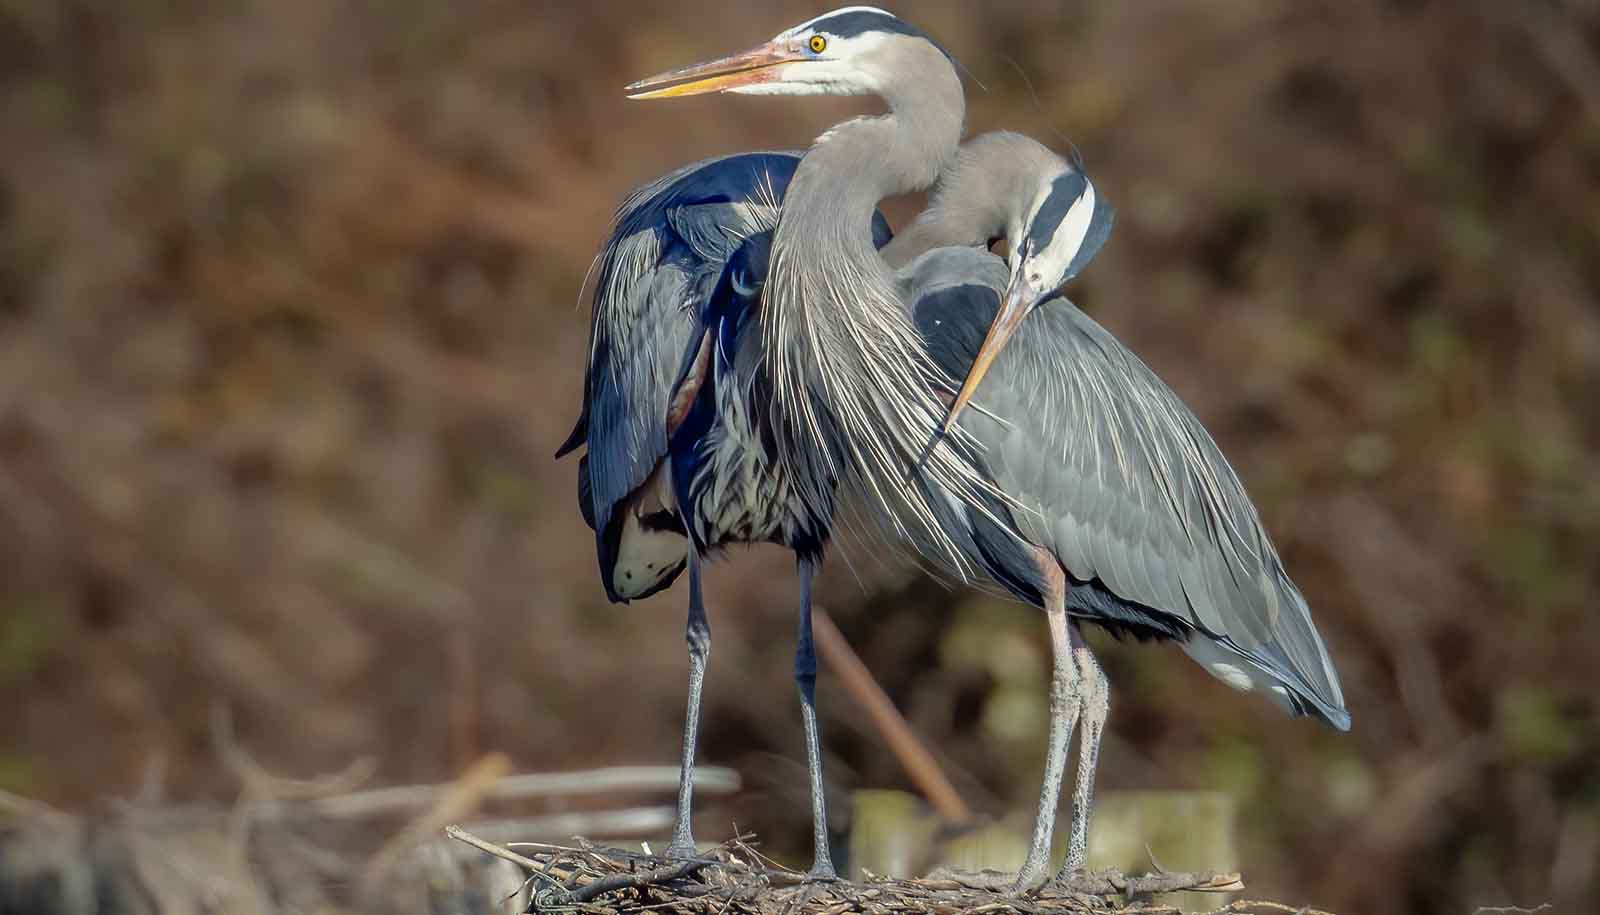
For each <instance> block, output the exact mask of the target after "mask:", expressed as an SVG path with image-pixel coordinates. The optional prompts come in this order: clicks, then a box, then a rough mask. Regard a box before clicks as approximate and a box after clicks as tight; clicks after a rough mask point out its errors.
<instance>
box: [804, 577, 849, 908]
mask: <svg viewBox="0 0 1600 915" xmlns="http://www.w3.org/2000/svg"><path fill="white" fill-rule="evenodd" d="M814 571H815V569H814V568H813V566H812V563H811V562H809V561H807V560H804V559H802V560H801V561H800V635H799V638H798V639H797V640H796V642H795V648H794V682H795V685H796V686H798V687H799V688H800V719H801V721H802V722H803V723H804V725H805V730H806V770H807V772H808V773H809V775H810V776H811V841H812V844H813V846H814V854H815V858H814V859H813V860H812V864H811V871H810V872H809V873H808V874H807V875H806V876H807V878H808V879H811V880H837V879H839V875H838V873H837V872H835V871H834V869H833V859H832V858H831V857H829V855H828V804H827V798H826V797H825V796H824V794H823V789H822V741H821V739H820V738H818V736H817V654H816V650H815V649H814V647H813V646H812V643H811V575H812V573H813V572H814Z"/></svg>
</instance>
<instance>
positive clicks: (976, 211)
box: [883, 131, 1069, 267]
mask: <svg viewBox="0 0 1600 915" xmlns="http://www.w3.org/2000/svg"><path fill="white" fill-rule="evenodd" d="M1068 167H1069V166H1068V165H1067V162H1066V160H1065V159H1063V158H1062V157H1061V156H1059V155H1057V154H1056V153H1054V152H1052V151H1051V150H1050V149H1049V148H1047V147H1046V146H1044V145H1043V144H1041V143H1039V142H1038V141H1037V140H1034V139H1032V138H1030V137H1025V136H1023V135H1022V134H1018V133H1010V132H1008V131H993V132H991V133H986V134H983V135H982V136H978V137H974V138H972V139H971V140H968V141H967V142H966V143H963V144H962V145H961V149H960V151H959V152H957V154H956V157H955V160H954V163H953V164H952V165H951V167H950V170H949V171H947V172H946V173H945V174H944V175H943V176H942V177H941V178H940V179H939V186H938V188H936V189H935V190H934V192H933V195H932V196H931V197H930V199H929V200H928V207H927V209H925V210H923V211H922V213H920V214H919V215H918V216H917V218H916V219H915V220H914V221H912V223H911V224H910V225H908V226H906V227H905V228H904V229H903V230H902V231H901V232H900V233H899V234H897V235H896V236H895V237H894V240H893V241H891V242H890V243H889V244H888V246H886V247H885V248H884V249H883V259H884V260H885V261H887V262H888V263H889V264H890V266H893V267H903V266H905V265H906V264H909V263H910V262H911V261H913V260H916V259H917V257H918V256H920V255H922V254H924V253H926V252H928V251H931V250H933V249H934V248H944V247H950V246H960V247H972V246H980V245H988V243H989V242H990V241H992V240H994V239H996V238H1002V237H1003V238H1005V239H1007V240H1008V241H1009V242H1010V243H1011V245H1012V247H1015V246H1016V245H1017V243H1018V242H1019V240H1020V239H1021V237H1022V232H1023V228H1024V225H1025V223H1026V222H1027V219H1028V211H1029V208H1030V207H1031V206H1032V205H1033V201H1034V198H1035V197H1036V196H1037V195H1038V194H1039V191H1040V187H1041V185H1042V184H1043V183H1044V182H1045V181H1047V180H1049V179H1050V178H1051V177H1053V176H1054V175H1056V174H1058V173H1060V172H1061V171H1062V170H1064V169H1066V168H1068Z"/></svg>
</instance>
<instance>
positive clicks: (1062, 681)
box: [1012, 554, 1082, 892]
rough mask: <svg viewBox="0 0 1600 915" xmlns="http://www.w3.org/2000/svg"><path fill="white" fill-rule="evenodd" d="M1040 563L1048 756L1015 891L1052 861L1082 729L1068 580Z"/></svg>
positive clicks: (1047, 562)
mask: <svg viewBox="0 0 1600 915" xmlns="http://www.w3.org/2000/svg"><path fill="white" fill-rule="evenodd" d="M1039 563H1040V565H1041V568H1042V569H1043V570H1044V572H1045V580H1046V581H1047V582H1048V586H1047V588H1046V593H1045V595H1044V598H1045V618H1046V619H1047V620H1048V621H1049V623H1050V657H1051V661H1052V664H1053V666H1052V669H1051V672H1050V737H1049V743H1048V749H1047V750H1046V752H1045V758H1044V784H1043V786H1041V787H1040V789H1039V815H1038V818H1037V819H1035V820H1034V823H1033V840H1032V841H1031V842H1030V843H1029V844H1028V860H1027V861H1026V862H1025V863H1024V864H1023V865H1022V872H1021V873H1019V874H1017V882H1016V884H1015V885H1014V886H1013V887H1012V890H1013V892H1021V891H1022V890H1025V889H1027V888H1028V887H1030V886H1032V885H1033V884H1035V883H1038V882H1039V881H1040V880H1041V879H1042V878H1043V877H1044V873H1045V867H1046V866H1047V865H1048V864H1049V863H1050V840H1051V837H1052V836H1053V835H1054V833H1055V823H1056V805H1057V804H1059V803H1060V801H1061V778H1062V774H1063V773H1064V772H1065V771H1066V767H1067V744H1068V743H1070V742H1071V740H1072V730H1073V728H1074V727H1076V726H1077V721H1078V711H1079V709H1080V708H1081V707H1082V701H1081V699H1080V697H1079V695H1078V693H1079V684H1078V667H1077V665H1075V664H1074V663H1073V657H1072V646H1071V644H1070V638H1071V636H1070V629H1071V623H1070V622H1069V621H1068V620H1067V607H1066V579H1065V577H1064V576H1063V575H1062V573H1061V567H1060V566H1058V565H1057V564H1056V562H1055V560H1054V559H1053V558H1050V557H1049V556H1048V555H1045V554H1041V555H1040V556H1039Z"/></svg>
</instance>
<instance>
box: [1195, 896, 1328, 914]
mask: <svg viewBox="0 0 1600 915" xmlns="http://www.w3.org/2000/svg"><path fill="white" fill-rule="evenodd" d="M1251 909H1266V910H1267V911H1269V912H1287V913H1288V915H1333V913H1332V912H1324V911H1323V910H1321V909H1313V908H1310V907H1309V906H1292V905H1284V904H1283V903H1281V902H1266V901H1264V900H1259V899H1240V900H1237V901H1235V902H1232V903H1229V904H1228V905H1225V906H1223V907H1222V908H1220V909H1218V910H1217V912H1216V913H1213V915H1220V913H1234V912H1248V911H1250V910H1251Z"/></svg>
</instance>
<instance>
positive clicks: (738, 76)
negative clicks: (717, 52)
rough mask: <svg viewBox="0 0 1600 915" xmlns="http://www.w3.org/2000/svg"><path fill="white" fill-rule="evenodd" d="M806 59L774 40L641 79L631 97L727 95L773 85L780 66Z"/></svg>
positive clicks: (633, 86) (631, 86)
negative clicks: (739, 90) (749, 88)
mask: <svg viewBox="0 0 1600 915" xmlns="http://www.w3.org/2000/svg"><path fill="white" fill-rule="evenodd" d="M802 59H804V58H803V56H802V55H801V54H800V53H799V52H798V51H796V50H794V49H793V48H792V47H790V44H789V42H787V41H780V40H773V41H769V42H766V43H765V44H761V45H757V46H756V47H753V48H751V49H750V50H748V51H741V52H739V53H738V54H732V55H729V56H727V57H722V58H718V59H717V60H712V61H707V62H706V63H702V64H694V65H693V66H688V67H681V68H679V69H677V70H668V71H667V72H665V73H658V74H656V75H655V76H651V77H647V78H645V79H641V80H639V81H638V82H636V83H633V84H632V85H630V86H628V87H627V88H626V90H624V91H626V92H627V93H628V98H633V99H649V98H676V97H678V96H682V95H704V94H705V93H707V92H727V91H728V90H730V89H737V88H739V87H740V86H749V85H753V84H755V83H770V82H774V81H776V80H777V78H778V71H777V69H776V68H777V67H778V66H779V65H780V64H787V63H793V62H795V61H797V60H802Z"/></svg>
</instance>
